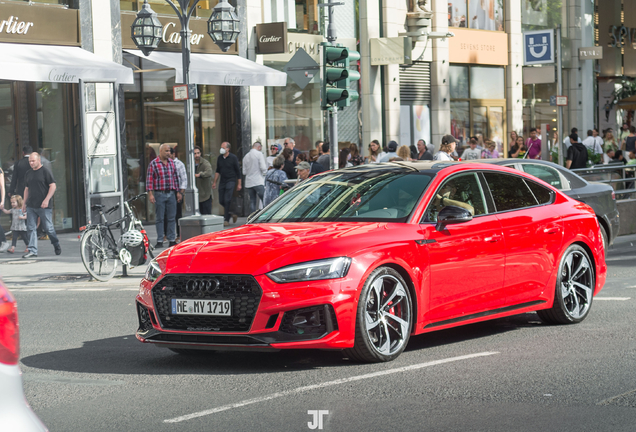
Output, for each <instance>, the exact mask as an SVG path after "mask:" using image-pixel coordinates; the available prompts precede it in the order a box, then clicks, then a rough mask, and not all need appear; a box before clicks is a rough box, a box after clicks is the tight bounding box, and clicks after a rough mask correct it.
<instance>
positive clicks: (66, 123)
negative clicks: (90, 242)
mask: <svg viewBox="0 0 636 432" xmlns="http://www.w3.org/2000/svg"><path fill="white" fill-rule="evenodd" d="M0 58H2V67H1V68H0V163H1V164H2V169H3V171H4V173H5V185H6V193H7V195H5V202H4V205H5V207H9V201H8V194H9V193H10V192H13V193H17V191H16V190H15V186H16V184H17V182H16V179H14V178H13V167H14V164H15V163H16V161H18V160H20V159H21V158H22V157H23V154H22V147H23V146H25V145H30V146H31V147H32V148H33V149H34V150H35V151H38V152H40V153H41V155H42V162H43V163H44V165H45V167H48V168H49V169H50V170H51V172H52V173H53V176H54V177H55V180H56V183H57V190H56V192H55V196H54V199H53V223H54V225H55V229H56V230H58V231H63V230H77V229H78V227H79V225H80V224H82V223H83V222H84V219H85V214H84V210H83V209H84V208H85V206H84V200H85V194H84V186H83V184H84V180H83V153H82V143H81V136H80V133H81V116H80V114H79V113H80V110H79V108H78V107H79V85H78V83H79V81H80V80H85V81H90V80H96V81H103V80H111V79H112V80H113V81H115V80H119V82H124V81H126V76H129V75H130V74H129V72H128V71H127V70H126V69H125V68H123V67H122V66H121V65H117V64H115V63H113V62H111V61H107V60H104V59H102V58H100V57H98V56H96V55H94V54H93V53H90V52H88V51H86V50H83V49H82V48H80V31H79V10H77V9H71V8H67V7H65V6H60V5H41V4H40V5H30V4H17V3H13V4H6V3H3V4H0ZM12 183H13V186H14V187H13V188H12V187H11V186H12ZM0 221H1V223H2V225H3V227H4V228H5V229H8V228H9V226H10V220H9V218H8V216H6V215H4V214H3V215H2V218H1V219H0Z"/></svg>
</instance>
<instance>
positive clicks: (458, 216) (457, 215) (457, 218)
mask: <svg viewBox="0 0 636 432" xmlns="http://www.w3.org/2000/svg"><path fill="white" fill-rule="evenodd" d="M471 220H473V215H472V214H471V213H470V212H469V211H468V210H466V209H465V208H461V207H457V206H452V205H449V206H446V207H444V208H443V209H442V210H441V211H440V212H439V214H438V215H437V225H436V226H435V229H436V230H437V231H443V230H444V228H445V227H446V225H449V224H457V223H463V222H469V221H471Z"/></svg>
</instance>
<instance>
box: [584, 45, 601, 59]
mask: <svg viewBox="0 0 636 432" xmlns="http://www.w3.org/2000/svg"><path fill="white" fill-rule="evenodd" d="M602 59H603V47H602V46H595V47H589V48H579V60H602Z"/></svg>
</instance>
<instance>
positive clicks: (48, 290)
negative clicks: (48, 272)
mask: <svg viewBox="0 0 636 432" xmlns="http://www.w3.org/2000/svg"><path fill="white" fill-rule="evenodd" d="M11 291H12V292H28V291H30V292H35V291H47V292H53V291H66V289H65V288H24V289H23V288H16V289H12V290H11Z"/></svg>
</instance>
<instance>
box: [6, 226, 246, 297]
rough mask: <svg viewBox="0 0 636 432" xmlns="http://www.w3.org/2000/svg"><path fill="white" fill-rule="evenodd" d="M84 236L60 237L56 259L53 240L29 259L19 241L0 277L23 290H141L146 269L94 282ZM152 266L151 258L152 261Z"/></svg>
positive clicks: (151, 232) (153, 236)
mask: <svg viewBox="0 0 636 432" xmlns="http://www.w3.org/2000/svg"><path fill="white" fill-rule="evenodd" d="M245 221H246V218H239V219H238V220H237V222H236V224H233V225H231V226H230V227H229V228H235V227H237V226H240V225H243V224H244V223H245ZM146 229H147V230H148V234H149V236H150V240H151V242H152V244H153V245H154V244H155V243H156V240H157V237H156V231H155V227H154V226H153V225H149V226H147V227H146ZM79 237H80V234H79V233H70V234H58V238H59V239H60V246H61V247H62V254H61V255H55V252H54V251H53V245H51V242H50V241H49V240H38V257H37V258H30V259H25V258H22V255H24V254H25V252H24V249H26V247H25V246H24V242H22V241H21V240H20V241H18V245H17V246H16V252H15V253H14V254H10V253H0V277H2V280H3V281H4V283H5V284H6V285H7V286H8V287H9V289H19V288H69V287H80V286H81V287H86V286H89V287H94V288H107V287H108V288H110V287H112V288H124V287H126V288H135V287H138V286H139V281H140V280H141V278H142V277H143V275H144V273H145V272H146V265H143V266H139V267H135V268H133V269H129V270H128V277H123V276H122V269H121V265H119V268H118V270H117V273H116V274H115V277H113V278H112V279H111V280H110V281H108V282H98V281H95V280H91V277H90V275H89V274H88V272H87V271H86V269H85V268H84V264H83V263H82V258H81V256H80V239H79ZM164 245H165V247H164V248H163V249H159V250H157V249H155V251H154V254H155V256H157V255H159V253H161V252H162V251H163V250H165V249H166V247H167V245H168V242H165V243H164ZM148 262H150V257H149V259H148Z"/></svg>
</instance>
